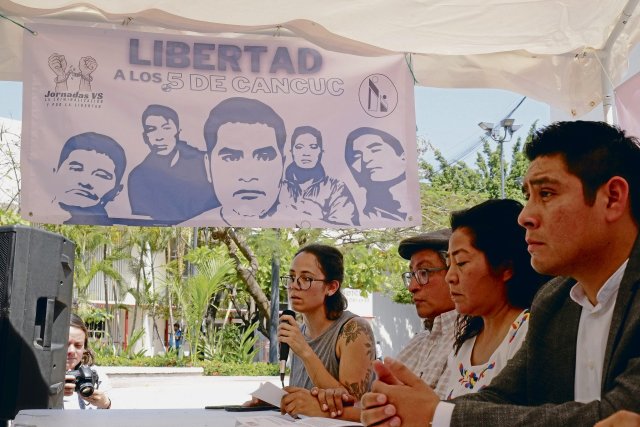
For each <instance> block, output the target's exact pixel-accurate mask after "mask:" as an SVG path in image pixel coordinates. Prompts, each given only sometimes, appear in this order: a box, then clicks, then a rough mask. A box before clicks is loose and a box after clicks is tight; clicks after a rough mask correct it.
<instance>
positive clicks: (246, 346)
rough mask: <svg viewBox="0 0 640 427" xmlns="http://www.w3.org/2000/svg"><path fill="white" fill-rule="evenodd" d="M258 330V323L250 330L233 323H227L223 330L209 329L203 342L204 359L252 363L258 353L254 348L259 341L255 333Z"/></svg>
mask: <svg viewBox="0 0 640 427" xmlns="http://www.w3.org/2000/svg"><path fill="white" fill-rule="evenodd" d="M257 328H258V323H257V322H256V323H254V324H252V325H251V326H249V327H248V328H243V327H242V326H240V325H236V324H233V323H227V324H226V325H224V326H223V327H222V328H216V329H214V328H209V330H208V332H207V334H206V335H204V336H203V339H202V341H201V348H200V351H201V353H202V359H204V360H217V361H220V362H235V363H244V364H247V363H251V361H252V360H253V358H254V356H255V355H256V353H257V352H258V349H257V348H254V346H255V343H256V341H257V340H258V337H257V336H256V334H255V333H254V332H255V330H256V329H257ZM243 329H244V331H243Z"/></svg>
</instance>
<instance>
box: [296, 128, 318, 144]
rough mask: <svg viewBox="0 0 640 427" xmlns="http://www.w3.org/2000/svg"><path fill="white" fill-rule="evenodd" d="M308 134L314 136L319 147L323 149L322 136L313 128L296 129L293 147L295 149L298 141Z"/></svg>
mask: <svg viewBox="0 0 640 427" xmlns="http://www.w3.org/2000/svg"><path fill="white" fill-rule="evenodd" d="M307 134H309V135H313V136H314V137H315V138H316V141H318V145H320V147H322V134H321V133H320V131H319V130H318V129H316V128H314V127H313V126H298V127H297V128H295V129H294V130H293V133H292V134H291V147H293V145H294V144H295V143H296V139H298V137H299V136H300V135H307Z"/></svg>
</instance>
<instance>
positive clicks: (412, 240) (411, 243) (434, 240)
mask: <svg viewBox="0 0 640 427" xmlns="http://www.w3.org/2000/svg"><path fill="white" fill-rule="evenodd" d="M449 237H451V229H450V228H443V229H442V230H437V231H430V232H428V233H422V234H418V235H417V236H413V237H408V238H406V239H404V240H402V241H401V242H400V245H399V246H398V253H399V254H400V256H401V257H402V258H404V259H408V260H410V259H411V255H413V254H414V253H416V252H418V251H420V250H422V249H433V250H436V251H446V250H447V249H449Z"/></svg>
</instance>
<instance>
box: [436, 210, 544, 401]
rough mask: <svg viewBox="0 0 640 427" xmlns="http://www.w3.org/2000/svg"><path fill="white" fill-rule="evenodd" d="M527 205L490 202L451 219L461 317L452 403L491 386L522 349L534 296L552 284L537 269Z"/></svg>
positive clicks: (454, 287) (453, 280)
mask: <svg viewBox="0 0 640 427" xmlns="http://www.w3.org/2000/svg"><path fill="white" fill-rule="evenodd" d="M521 210H522V205H521V204H520V203H519V202H517V201H515V200H509V199H502V200H488V201H486V202H484V203H481V204H479V205H476V206H474V207H472V208H470V209H466V210H463V211H459V212H454V213H453V214H452V215H451V229H452V231H453V233H452V235H451V238H450V240H449V270H448V272H447V275H446V280H447V282H448V283H449V289H450V291H451V298H452V299H453V302H454V303H455V307H456V310H457V311H458V313H459V314H460V316H459V317H458V321H457V323H456V330H455V343H454V349H453V352H452V353H451V355H450V356H449V360H448V365H447V366H448V371H449V375H450V377H449V387H448V389H449V392H448V394H447V398H449V399H451V398H454V397H456V396H460V395H463V394H467V393H475V392H477V391H478V390H480V389H482V388H483V387H485V386H487V385H489V383H490V382H491V379H492V378H493V377H495V376H496V375H497V374H498V373H499V372H500V370H502V368H504V367H505V365H506V364H507V361H508V360H509V359H511V357H512V356H513V355H514V354H515V353H516V351H518V349H519V348H520V345H521V344H522V342H523V341H524V338H525V336H526V333H527V329H528V327H529V322H528V319H529V310H528V307H529V306H530V305H531V301H532V300H533V296H534V295H535V293H536V292H537V290H538V289H539V288H540V286H541V285H542V284H543V283H544V282H545V281H547V280H548V277H546V276H541V275H539V274H538V273H536V272H535V271H534V270H533V268H532V267H531V262H530V256H529V253H528V252H527V243H526V242H525V229H524V228H522V227H521V226H520V225H519V224H518V215H519V214H520V211H521Z"/></svg>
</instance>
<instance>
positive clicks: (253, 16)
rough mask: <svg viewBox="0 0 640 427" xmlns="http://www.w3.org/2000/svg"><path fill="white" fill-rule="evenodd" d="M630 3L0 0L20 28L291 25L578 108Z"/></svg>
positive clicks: (7, 64)
mask: <svg viewBox="0 0 640 427" xmlns="http://www.w3.org/2000/svg"><path fill="white" fill-rule="evenodd" d="M638 2H639V1H638V0H606V1H602V0H483V1H478V0H349V1H344V0H323V1H316V0H265V1H260V2H256V1H252V0H234V1H231V2H229V1H221V0H190V1H177V0H136V1H130V0H93V1H84V2H74V1H67V0H15V1H10V0H0V13H2V14H3V15H5V16H8V17H10V18H12V19H14V20H15V21H18V22H21V23H24V24H25V25H27V26H28V24H29V22H32V20H33V19H37V18H41V19H66V20H74V21H85V22H89V23H91V22H100V23H104V22H108V23H112V24H114V25H116V26H118V25H130V26H136V27H137V28H140V27H148V28H149V29H151V30H158V29H159V28H167V29H172V30H181V31H197V32H202V33H211V34H216V35H220V33H225V34H226V35H228V36H229V37H234V34H235V35H237V34H242V35H247V34H271V35H273V36H286V35H287V34H290V33H293V34H295V35H297V36H300V37H304V38H306V39H307V40H309V41H311V42H313V43H315V44H317V45H319V46H321V47H323V48H325V49H330V50H335V51H340V52H348V53H356V54H360V55H365V56H366V55H385V54H388V53H390V52H404V53H406V54H407V59H408V63H409V62H410V63H411V66H412V69H413V73H414V75H415V77H416V79H417V84H420V85H423V86H430V87H449V88H454V87H458V88H499V89H507V90H511V91H515V92H519V93H521V94H523V95H527V96H530V97H532V98H535V99H538V100H540V101H543V102H547V103H549V104H550V105H552V106H554V107H556V108H559V109H562V110H564V111H566V112H568V113H569V114H571V115H573V116H580V115H582V114H584V113H586V112H588V111H589V110H591V109H593V108H594V107H595V106H596V105H598V104H599V103H600V102H601V101H602V98H603V89H602V87H603V82H611V83H613V84H614V85H617V84H618V83H620V79H621V78H622V76H623V74H624V72H625V71H626V67H627V57H628V54H629V52H630V50H631V49H632V48H633V47H634V46H635V45H636V44H637V43H638V41H639V40H640V18H639V17H638V15H637V12H636V9H640V8H638V7H637V4H638ZM43 5H44V6H43ZM621 21H624V22H625V23H626V25H623V24H619V22H621ZM620 28H621V31H619V30H620ZM612 33H613V36H612ZM23 37H34V36H33V35H31V34H30V33H28V32H27V31H25V30H23V29H22V28H20V27H19V26H17V25H15V24H13V23H11V22H10V21H8V20H4V19H0V40H2V42H0V79H4V80H21V79H22V73H23V72H24V71H23V70H22V60H21V57H22V53H21V47H22V38H23ZM35 37H37V36H35ZM610 38H612V40H611V41H610Z"/></svg>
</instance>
